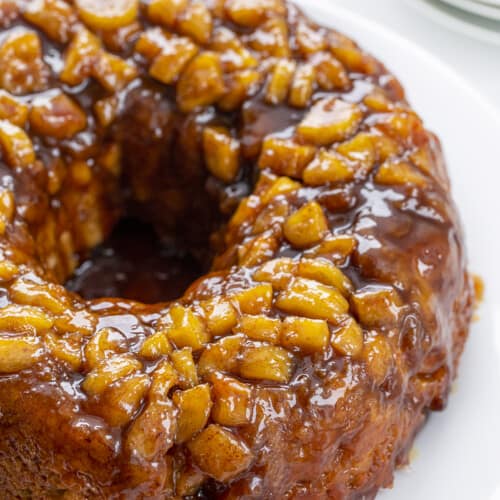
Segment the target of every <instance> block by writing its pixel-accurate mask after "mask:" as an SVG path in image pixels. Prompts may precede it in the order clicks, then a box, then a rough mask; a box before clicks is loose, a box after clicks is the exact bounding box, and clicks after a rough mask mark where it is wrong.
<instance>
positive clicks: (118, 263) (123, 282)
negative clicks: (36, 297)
mask: <svg viewBox="0 0 500 500" xmlns="http://www.w3.org/2000/svg"><path fill="white" fill-rule="evenodd" d="M202 274H203V269H202V266H201V264H200V263H199V262H198V261H197V260H196V259H195V258H193V257H192V256H190V255H189V254H186V253H182V252H180V251H179V250H178V249H175V248H169V247H168V246H167V245H166V244H163V243H162V241H161V239H160V238H159V237H158V235H157V234H156V232H155V231H154V229H153V228H152V227H151V225H148V224H145V223H142V222H140V221H138V220H137V219H124V220H121V221H120V222H119V223H118V224H117V225H116V227H115V228H114V229H113V232H112V233H111V235H110V236H109V237H108V238H107V239H106V241H104V242H103V243H102V244H101V245H99V246H98V247H96V248H95V249H94V250H93V251H92V253H91V255H90V256H89V257H88V258H87V259H85V260H83V261H82V263H81V264H80V265H79V267H78V268H77V269H76V270H75V272H74V275H73V276H72V277H71V278H70V279H69V280H68V281H67V282H66V284H65V286H66V288H67V289H68V290H71V291H72V292H76V293H78V294H80V295H81V296H82V297H84V298H85V299H98V298H99V299H100V298H105V297H122V298H124V299H130V300H137V301H141V302H143V303H145V304H155V303H157V302H167V301H171V300H174V299H175V298H177V297H180V296H181V295H183V293H184V291H185V290H186V289H187V287H188V286H189V285H190V284H191V283H192V282H193V281H194V280H195V279H196V278H198V276H201V275H202Z"/></svg>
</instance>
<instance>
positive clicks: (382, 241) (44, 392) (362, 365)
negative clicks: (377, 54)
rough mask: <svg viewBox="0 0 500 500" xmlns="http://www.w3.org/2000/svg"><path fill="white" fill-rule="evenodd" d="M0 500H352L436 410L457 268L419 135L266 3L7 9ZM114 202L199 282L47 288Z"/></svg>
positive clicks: (415, 122) (440, 190) (443, 385)
mask: <svg viewBox="0 0 500 500" xmlns="http://www.w3.org/2000/svg"><path fill="white" fill-rule="evenodd" d="M0 20H1V21H0V22H1V26H2V31H1V33H0V66H1V67H2V74H1V75H0V87H1V90H0V174H1V177H0V181H1V182H0V186H1V190H0V234H1V236H0V251H1V255H2V259H1V260H0V287H1V288H0V301H1V303H0V490H1V491H3V492H4V494H5V497H6V498H19V497H28V498H30V497H31V498H52V497H54V496H61V497H63V498H159V497H162V498H165V497H167V498H174V497H182V496H187V497H189V496H190V495H197V496H196V497H197V498H225V499H232V498H271V497H273V498H274V497H275V498H290V499H292V498H308V499H311V498H366V497H370V496H373V495H375V494H376V492H377V490H378V489H379V488H380V487H384V486H389V485H390V484H391V483H392V474H393V471H394V468H395V467H396V466H398V465H400V464H402V463H404V462H405V461H406V460H407V454H408V450H409V447H410V446H411V443H412V441H413V437H414V435H415V433H416V432H417V430H418V429H419V427H420V426H421V425H422V423H423V421H424V420H425V416H426V414H427V412H428V411H429V410H434V409H441V408H442V407H443V406H444V404H445V402H446V398H447V395H448V392H449V388H450V384H451V381H452V379H453V378H454V376H455V374H456V368H457V363H458V359H459V357H460V354H461V351H462V349H463V344H464V341H465V338H466V335H467V331H468V325H469V320H470V315H471V297H472V292H471V283H470V279H469V276H468V274H467V272H466V264H465V256H464V250H463V243H462V235H461V230H460V224H459V221H458V218H457V214H456V211H455V208H454V205H453V202H452V201H451V198H450V193H449V183H448V179H447V175H446V171H445V166H444V162H443V158H442V155H441V150H440V146H439V142H438V140H437V139H436V137H435V136H433V135H432V134H430V133H429V132H428V131H426V130H425V128H424V126H423V124H422V121H421V120H420V118H419V117H418V116H417V115H416V114H415V113H414V112H413V111H412V110H411V109H410V107H409V106H408V104H407V103H406V101H405V98H404V93H403V91H402V89H401V87H400V85H399V83H398V82H397V81H396V80H395V78H394V77H393V76H391V75H390V74H389V73H388V72H387V70H386V69H385V68H384V67H383V65H381V64H380V63H379V62H378V61H376V60H375V59H374V58H373V57H371V56H370V55H368V54H366V53H365V52H363V51H362V50H361V49H360V48H359V47H358V46H357V45H356V44H355V43H354V42H352V41H350V40H349V39H347V38H346V37H344V36H343V35H341V34H339V33H337V32H335V31H333V30H327V29H324V28H321V27H318V26H316V25H314V24H313V23H311V22H310V21H309V20H307V19H306V18H305V17H304V16H303V15H302V14H301V13H300V12H299V11H298V10H297V9H296V8H295V7H294V6H292V5H288V4H285V3H284V2H282V1H281V0H225V1H223V0H205V1H200V0H192V1H187V0H150V1H148V2H138V1H136V0H120V1H118V2H117V1H111V0H106V1H104V2H97V1H96V0H75V1H74V2H65V1H63V0H36V1H26V2H10V1H6V0H0ZM124 211H132V212H133V213H135V214H139V215H140V216H142V217H147V218H148V219H150V220H152V221H153V223H154V224H155V226H156V228H157V230H158V231H159V233H160V234H162V235H163V236H164V237H169V238H175V239H176V240H177V242H178V243H179V244H182V245H183V246H184V247H185V248H187V249H189V250H190V251H192V252H193V253H195V254H197V255H198V256H199V257H200V258H205V259H206V258H208V257H210V252H207V251H206V250H204V249H205V248H206V247H207V246H208V245H207V243H206V242H207V241H208V239H209V238H210V239H211V241H212V242H213V246H214V249H215V253H216V255H215V257H214V258H213V259H212V271H213V272H211V273H210V274H208V275H207V276H204V277H202V278H200V279H199V280H198V281H197V282H195V283H194V284H193V285H192V286H191V287H190V288H189V289H188V291H187V292H186V294H185V295H184V296H183V297H182V298H181V299H179V300H178V301H175V302H172V303H168V304H157V305H152V306H146V305H143V304H140V303H137V302H131V301H126V300H122V299H102V300H93V301H85V300H83V299H82V298H80V297H78V296H76V295H75V294H71V293H69V292H68V291H67V290H66V289H65V288H64V286H63V285H62V284H63V283H64V281H65V280H66V279H67V278H68V277H69V276H70V275H71V273H72V272H73V271H74V269H75V267H76V266H77V265H78V262H79V261H80V260H81V258H82V257H83V256H84V255H85V253H86V252H87V251H88V250H90V249H91V248H92V247H94V246H95V245H97V244H98V243H100V242H101V241H102V240H103V238H104V237H105V236H106V235H107V234H108V233H109V231H110V228H111V227H112V226H113V224H114V223H115V222H116V221H117V219H118V218H119V217H120V215H121V214H122V213H123V212H124Z"/></svg>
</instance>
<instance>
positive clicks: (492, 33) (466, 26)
mask: <svg viewBox="0 0 500 500" xmlns="http://www.w3.org/2000/svg"><path fill="white" fill-rule="evenodd" d="M406 2H407V3H408V4H409V5H411V6H413V7H414V8H415V9H417V10H418V11H419V12H421V13H423V14H425V15H427V16H428V17H430V18H431V19H433V20H434V21H436V22H437V23H439V24H441V26H445V27H446V28H448V29H450V30H452V31H456V32H458V33H461V34H464V35H467V36H469V37H472V38H475V39H476V40H481V41H482V42H487V43H493V44H495V45H500V21H494V20H491V19H484V18H483V17H479V16H474V15H470V14H467V13H466V12H463V11H462V10H460V9H457V8H455V7H451V6H449V5H445V4H443V3H442V2H441V1H439V0H406ZM492 63H493V64H498V61H492Z"/></svg>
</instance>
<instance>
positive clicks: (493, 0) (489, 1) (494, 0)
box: [475, 0, 500, 7]
mask: <svg viewBox="0 0 500 500" xmlns="http://www.w3.org/2000/svg"><path fill="white" fill-rule="evenodd" d="M475 1H477V2H478V3H484V4H486V5H493V6H495V7H500V0H475Z"/></svg>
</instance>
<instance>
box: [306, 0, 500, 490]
mask: <svg viewBox="0 0 500 500" xmlns="http://www.w3.org/2000/svg"><path fill="white" fill-rule="evenodd" d="M297 3H299V4H300V5H302V7H303V8H304V10H306V11H307V12H309V13H310V14H311V15H312V16H313V17H314V18H315V19H316V20H317V21H318V22H320V23H322V24H329V25H331V26H332V27H334V28H336V29H338V30H339V31H342V32H345V33H346V34H348V35H352V36H353V38H355V39H356V40H358V41H359V42H360V44H361V45H362V46H364V47H365V48H367V49H368V50H369V51H370V52H371V53H373V54H374V55H376V56H377V57H379V58H380V59H381V60H382V61H383V62H384V63H385V64H386V65H387V66H388V68H390V69H391V70H392V71H393V72H394V73H395V74H396V75H397V76H398V77H399V78H400V80H401V81H402V82H403V85H404V86H405V87H406V90H407V92H408V96H409V100H410V101H411V102H412V104H413V105H414V107H415V108H416V109H417V110H418V112H419V113H420V114H421V116H423V117H424V119H425V121H426V124H427V126H428V127H429V128H431V129H432V130H435V131H437V132H438V134H439V136H440V137H441V139H442V142H443V145H444V149H445V153H446V156H447V159H448V167H449V172H450V175H451V179H452V183H453V187H454V197H455V200H456V201H457V203H458V206H459V209H460V212H461V214H462V219H463V222H464V226H465V228H466V232H467V236H468V248H469V255H470V268H471V270H472V271H473V272H476V273H478V274H480V275H481V276H483V277H484V278H485V281H486V297H485V301H484V303H483V304H482V307H481V309H480V310H479V316H480V320H479V321H477V322H476V323H474V325H473V328H472V331H471V334H470V339H469V341H468V344H467V347H466V350H465V353H464V356H463V359H462V363H461V367H460V370H459V378H458V381H457V382H456V389H455V390H454V391H453V394H452V395H451V397H450V402H449V406H448V408H447V410H446V411H444V412H443V413H435V414H433V415H432V416H431V418H430V419H429V421H428V422H427V424H426V426H425V427H424V429H423V430H422V432H421V433H420V434H419V436H418V437H417V440H416V444H415V449H416V454H415V455H416V456H415V458H414V459H413V460H412V463H411V465H410V466H409V467H408V468H406V469H404V470H403V471H399V472H398V473H396V479H395V484H394V488H393V489H392V490H387V491H384V492H382V493H381V494H380V498H383V499H384V500H498V499H499V498H500V265H499V264H498V260H499V259H500V222H499V221H500V193H499V191H500V153H499V151H500V117H499V116H497V115H495V113H494V112H493V109H494V107H493V106H492V105H490V104H488V103H487V102H485V101H484V100H483V99H482V98H481V97H480V96H479V94H477V93H476V92H475V91H474V90H473V89H471V88H470V87H469V86H468V84H467V83H465V82H464V81H463V80H462V79H461V78H460V77H459V76H457V75H456V74H455V73H454V72H453V71H452V70H450V69H448V67H446V66H445V65H443V64H442V63H441V62H440V61H439V60H437V59H436V58H435V57H434V56H432V55H431V54H428V53H427V52H424V51H423V50H421V49H420V48H419V47H417V46H415V45H413V44H411V43H410V42H408V41H406V40H405V39H403V38H401V37H399V36H398V35H395V34H393V33H391V32H388V31H387V30H386V29H385V28H383V27H381V26H379V25H377V24H374V23H372V22H370V21H368V20H365V19H363V18H360V17H357V16H356V15H355V14H352V13H350V12H348V11H345V10H343V9H341V8H339V7H336V6H334V5H332V4H330V3H329V0H297Z"/></svg>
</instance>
